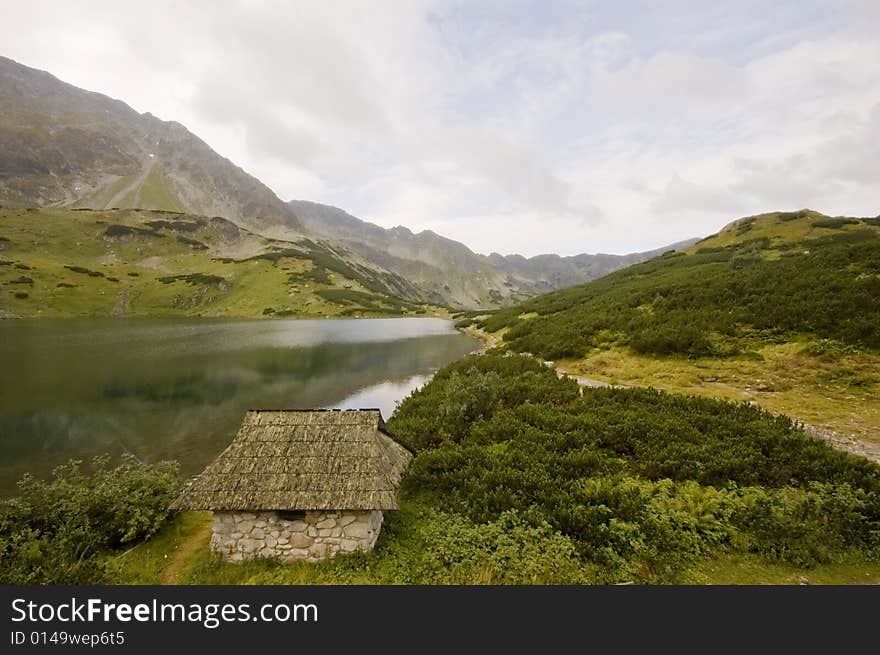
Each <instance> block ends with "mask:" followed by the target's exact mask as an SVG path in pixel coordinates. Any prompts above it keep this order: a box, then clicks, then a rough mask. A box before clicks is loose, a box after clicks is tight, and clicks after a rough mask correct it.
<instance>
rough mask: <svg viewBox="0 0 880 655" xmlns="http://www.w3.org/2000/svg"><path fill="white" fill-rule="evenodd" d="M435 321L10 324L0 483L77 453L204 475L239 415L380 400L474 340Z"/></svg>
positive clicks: (398, 393)
mask: <svg viewBox="0 0 880 655" xmlns="http://www.w3.org/2000/svg"><path fill="white" fill-rule="evenodd" d="M473 347H474V343H473V341H471V340H470V339H468V338H466V337H464V336H462V335H460V334H458V333H457V332H455V331H454V330H453V329H452V328H451V326H450V324H449V323H448V322H446V321H441V320H437V319H379V320H328V321H311V320H310V321H297V320H290V321H204V320H203V321H194V320H184V321H180V320H175V321H169V320H163V321H146V320H142V321H118V320H107V319H94V320H83V321H80V320H77V321H43V322H40V321H6V322H3V323H2V324H0V367H2V368H0V457H2V460H0V490H2V491H8V490H9V489H10V488H11V487H12V485H13V483H14V481H15V480H16V479H18V478H19V477H20V476H21V474H22V473H23V472H25V471H33V472H36V473H45V472H47V471H48V470H49V469H50V468H51V467H52V466H55V465H56V464H58V463H60V462H63V461H66V460H67V459H68V458H70V457H72V456H77V457H90V456H91V455H93V454H97V453H101V452H111V453H114V454H119V453H122V452H132V453H134V454H136V455H137V456H138V457H140V458H142V459H144V460H148V461H154V460H157V459H162V458H174V459H178V460H180V462H181V466H182V468H183V470H184V472H185V473H187V474H190V473H194V472H197V471H199V470H201V468H202V467H203V466H204V465H205V464H206V463H207V462H208V461H210V460H211V459H212V458H213V457H214V456H215V455H216V454H217V453H218V452H219V450H220V449H222V448H223V447H224V446H225V445H226V444H227V443H228V441H229V439H231V438H232V435H233V434H234V433H235V430H236V428H237V427H238V424H239V423H240V421H241V416H242V413H243V412H244V410H246V409H249V408H261V407H286V408H307V407H345V408H349V407H362V406H370V407H380V408H381V409H382V410H383V415H384V416H386V418H387V416H388V415H389V414H390V412H391V411H392V410H393V409H394V406H395V402H396V401H397V400H399V399H401V398H403V397H404V396H406V395H407V394H408V393H409V391H410V390H411V389H413V388H415V387H416V386H418V385H420V384H422V383H424V381H425V380H426V379H428V377H429V376H430V375H431V374H432V373H433V371H435V370H436V369H437V368H439V367H440V366H442V365H444V364H446V363H448V362H450V361H452V360H453V359H456V358H458V357H461V356H462V355H464V354H466V353H467V352H469V351H470V350H471V349H473Z"/></svg>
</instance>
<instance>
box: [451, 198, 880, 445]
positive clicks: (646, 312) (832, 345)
mask: <svg viewBox="0 0 880 655" xmlns="http://www.w3.org/2000/svg"><path fill="white" fill-rule="evenodd" d="M470 323H476V324H477V325H478V326H482V327H483V328H484V329H485V330H487V331H491V332H495V333H496V339H497V338H499V337H500V338H502V339H503V340H504V341H503V347H504V348H509V349H511V350H515V351H519V352H527V353H533V354H535V355H538V356H540V357H542V358H545V359H553V360H556V364H555V365H556V366H557V367H558V368H559V369H560V370H561V371H563V372H566V373H571V374H573V375H577V376H580V377H582V378H583V379H584V382H585V383H587V384H613V385H624V386H651V387H655V388H658V389H662V390H664V391H674V392H682V393H687V394H693V395H699V396H707V397H712V398H720V399H724V400H732V401H735V402H743V401H748V402H750V403H756V404H758V405H760V406H761V407H763V408H765V409H768V410H770V411H772V412H776V413H782V414H786V415H788V416H792V417H795V418H797V419H798V420H800V421H803V422H804V423H806V424H808V426H811V427H810V430H811V434H813V435H814V436H817V437H821V438H824V439H827V440H829V441H831V442H832V443H833V444H834V445H835V447H837V448H841V449H842V450H846V451H849V452H853V453H856V454H859V455H863V456H866V457H869V458H872V459H874V460H875V461H880V393H878V391H880V218H861V219H858V218H829V217H827V216H823V215H822V214H819V213H817V212H811V211H807V210H803V211H798V212H786V213H780V212H775V213H771V214H764V215H761V216H753V217H749V218H744V219H741V220H738V221H735V222H733V223H731V224H730V225H728V226H727V227H725V228H724V229H723V230H721V231H720V232H719V233H718V234H715V235H712V236H710V237H707V238H706V239H704V240H703V241H701V242H699V243H697V244H696V245H694V246H693V247H691V248H690V249H688V250H687V251H685V252H683V253H680V254H679V253H677V254H674V255H666V256H663V257H660V258H658V259H655V260H652V261H650V262H646V263H643V264H637V265H635V266H631V267H630V268H627V269H624V270H622V271H617V272H615V273H612V274H610V275H608V276H606V277H604V278H602V279H601V280H596V281H595V282H591V283H588V284H585V285H581V286H577V287H572V288H570V289H565V290H562V291H558V292H556V293H552V294H547V295H545V296H540V297H538V298H534V299H532V300H530V301H528V302H526V303H523V304H521V305H519V306H517V307H513V308H509V309H503V310H500V311H498V312H497V313H495V314H494V315H488V316H486V315H483V316H479V317H475V318H469V319H467V320H465V321H462V322H461V323H460V325H467V324H470Z"/></svg>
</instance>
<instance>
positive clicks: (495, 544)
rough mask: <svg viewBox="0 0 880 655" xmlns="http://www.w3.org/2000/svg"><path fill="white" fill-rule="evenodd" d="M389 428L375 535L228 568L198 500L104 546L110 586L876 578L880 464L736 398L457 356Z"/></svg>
mask: <svg viewBox="0 0 880 655" xmlns="http://www.w3.org/2000/svg"><path fill="white" fill-rule="evenodd" d="M389 429H390V430H391V431H392V432H393V433H394V434H395V435H396V436H397V437H398V438H399V439H400V440H401V441H402V442H403V443H405V444H406V445H407V446H408V447H409V448H410V449H412V450H413V451H414V452H415V453H416V457H415V458H414V460H413V462H412V464H411V467H410V469H409V472H408V473H407V475H406V478H405V481H404V486H403V489H402V497H401V510H400V511H399V512H391V513H389V517H388V520H387V522H386V524H385V526H384V527H383V530H382V533H381V535H380V540H379V543H378V546H377V549H376V550H375V551H374V552H372V553H369V554H359V555H353V556H344V557H340V558H337V559H336V560H334V561H331V562H326V563H322V564H319V565H310V564H305V563H301V564H296V565H281V564H278V563H275V562H271V561H269V562H266V561H260V562H251V563H246V564H243V565H238V564H225V563H222V562H220V561H218V560H217V559H216V558H215V557H213V556H212V555H211V553H210V551H209V548H208V539H209V536H210V528H209V522H208V521H209V514H208V513H185V514H183V515H181V516H179V517H177V518H176V519H174V520H173V521H172V522H170V523H169V524H167V525H166V526H165V528H164V529H163V530H162V532H160V533H159V534H158V535H157V536H156V537H154V538H153V539H151V540H149V541H147V542H145V543H143V544H141V545H139V546H137V547H135V548H134V549H132V550H129V551H127V552H125V553H124V554H121V555H114V556H112V558H111V559H109V560H108V561H109V566H110V574H111V576H113V577H114V579H115V580H116V581H119V582H129V583H131V582H134V583H157V582H165V583H173V582H176V583H200V584H221V583H225V584H243V583H249V584H308V583H364V584H375V583H414V584H424V583H467V584H473V583H477V584H479V583H519V584H531V583H545V584H546V583H550V584H552V583H613V582H629V581H633V582H639V583H664V582H688V583H713V582H720V583H753V584H754V583H765V582H771V583H772V582H777V583H778V582H787V583H797V582H824V583H854V582H855V583H864V582H877V581H880V560H878V552H880V550H878V546H880V541H878V536H880V531H878V528H880V468H878V467H877V466H875V465H873V464H871V463H869V462H867V461H865V460H864V459H860V458H856V457H852V456H850V455H846V454H843V453H839V452H837V451H834V450H832V449H831V448H830V447H828V446H827V445H826V444H825V443H823V442H821V441H817V440H814V439H811V438H809V437H807V436H806V435H805V434H804V433H803V432H802V431H801V430H800V429H799V428H798V427H797V426H795V425H794V424H793V423H792V422H791V421H790V420H788V419H785V418H779V417H774V416H772V415H770V414H768V413H766V412H763V411H761V410H759V409H757V408H754V407H751V406H748V405H745V404H732V403H725V402H720V401H714V400H706V399H698V398H693V397H687V396H681V395H671V394H665V393H661V392H657V391H650V390H621V389H596V390H585V391H584V393H583V395H581V393H580V390H579V389H578V387H577V385H576V384H575V383H574V382H573V381H572V380H567V379H558V378H557V376H556V375H555V373H554V372H553V371H552V370H551V369H549V368H547V367H544V366H542V365H541V364H539V363H538V362H536V361H535V360H533V359H530V358H525V357H499V356H481V357H471V358H467V359H465V360H461V361H459V362H456V363H454V364H452V365H450V366H448V367H446V368H445V369H443V370H442V371H440V372H439V373H438V374H437V375H436V376H435V377H434V379H433V381H432V382H431V383H430V384H428V385H427V386H426V387H425V388H423V389H422V390H419V391H416V392H414V393H413V394H412V395H411V396H410V397H409V398H408V399H407V400H406V401H405V402H404V403H403V404H402V405H401V407H400V409H399V410H398V411H397V412H396V414H395V416H394V417H393V419H392V420H391V421H390V422H389Z"/></svg>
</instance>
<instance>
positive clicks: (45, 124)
mask: <svg viewBox="0 0 880 655" xmlns="http://www.w3.org/2000/svg"><path fill="white" fill-rule="evenodd" d="M0 116H2V118H0V198H2V199H3V202H4V203H5V204H7V205H11V206H38V207H44V206H66V205H72V206H76V207H82V208H89V209H112V208H113V207H114V206H115V207H119V208H122V209H157V210H172V211H185V212H187V213H192V214H199V215H206V216H212V215H219V216H222V217H223V218H227V219H230V220H234V221H237V222H239V223H241V224H242V225H243V226H245V227H248V228H256V229H262V228H265V227H267V226H268V225H273V224H282V225H285V226H286V227H287V228H288V229H289V230H291V231H298V230H299V224H298V222H297V221H296V218H295V217H294V216H292V215H291V214H290V212H289V211H288V210H287V209H286V208H285V206H284V204H283V203H282V202H281V200H280V199H279V198H278V197H277V196H276V195H275V193H274V192H273V191H272V190H271V189H269V187H267V186H266V185H264V184H263V183H262V182H260V181H259V180H258V179H257V178H255V177H253V176H252V175H250V174H248V173H247V172H246V171H244V170H243V169H242V168H241V167H239V166H237V165H236V164H234V163H233V162H231V161H230V160H229V159H227V158H226V157H223V156H222V155H220V154H219V153H217V152H216V151H214V150H213V149H212V148H211V147H210V146H209V145H208V144H207V143H205V142H204V141H203V140H202V139H200V138H199V137H198V136H196V135H194V134H193V133H192V132H190V131H189V130H188V129H187V128H186V127H185V126H183V125H182V124H180V123H178V122H176V121H163V120H161V119H159V118H156V117H155V116H154V115H153V114H151V113H149V112H146V113H143V114H141V113H138V112H137V111H136V110H135V109H133V108H132V107H130V106H129V105H127V104H126V103H125V102H123V101H122V100H118V99H115V98H111V97H109V96H106V95H104V94H101V93H96V92H94V91H88V90H84V89H80V88H78V87H76V86H74V85H72V84H68V83H67V82H64V81H62V80H60V79H58V78H57V77H55V76H54V75H52V74H51V73H48V72H46V71H41V70H38V69H35V68H31V67H29V66H25V65H23V64H20V63H18V62H15V61H13V60H12V59H9V58H6V57H0ZM135 205H139V206H135Z"/></svg>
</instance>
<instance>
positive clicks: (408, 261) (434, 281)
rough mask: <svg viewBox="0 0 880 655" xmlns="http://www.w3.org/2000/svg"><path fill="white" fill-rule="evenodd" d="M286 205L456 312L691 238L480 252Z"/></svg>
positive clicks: (311, 205)
mask: <svg viewBox="0 0 880 655" xmlns="http://www.w3.org/2000/svg"><path fill="white" fill-rule="evenodd" d="M287 206H288V207H289V208H290V209H291V210H292V212H293V213H294V214H295V215H296V216H297V218H298V219H299V221H300V223H301V224H302V225H303V227H304V228H306V229H307V230H309V231H311V232H313V233H314V234H316V235H319V236H322V237H325V238H328V239H333V240H336V241H340V242H342V243H343V244H344V245H345V246H346V247H347V248H349V249H351V250H354V251H355V252H358V253H359V254H361V255H362V256H364V257H366V258H368V259H370V260H371V261H374V262H376V263H378V264H380V265H381V266H383V267H384V268H386V269H388V270H390V271H394V272H395V273H398V274H399V275H401V276H403V277H405V278H406V279H408V280H410V281H412V282H413V283H414V284H416V285H417V286H419V287H420V288H422V289H424V290H425V291H426V293H427V294H428V295H427V296H426V298H425V300H429V301H431V302H436V303H443V304H449V305H452V306H455V307H493V306H495V307H497V306H499V305H507V304H511V303H513V302H517V301H520V300H523V299H525V298H528V297H531V296H534V295H537V294H540V293H546V292H549V291H554V290H556V289H561V288H563V287H567V286H571V285H574V284H580V283H583V282H586V281H588V280H593V279H596V278H598V277H601V276H603V275H606V274H607V273H610V272H612V271H615V270H617V269H620V268H624V267H626V266H629V265H631V264H636V263H638V262H642V261H645V260H647V259H651V258H652V257H655V256H657V255H659V254H661V253H663V252H666V251H668V250H676V249H679V248H682V247H686V246H688V245H690V244H691V243H693V241H685V242H681V243H675V244H672V245H669V246H666V247H664V248H660V249H658V250H652V251H648V252H640V253H632V254H629V255H606V254H595V255H590V254H581V255H574V256H571V257H561V256H559V255H537V256H535V257H528V258H527V257H523V256H522V255H500V254H498V253H492V254H490V255H481V254H477V253H475V252H473V251H472V250H470V248H468V247H467V246H465V245H464V244H462V243H459V242H458V241H453V240H452V239H447V238H446V237H443V236H440V235H439V234H436V233H434V232H432V231H430V230H425V231H422V232H419V233H417V234H416V233H413V232H412V231H411V230H409V229H407V228H405V227H402V226H398V227H395V228H391V229H385V228H383V227H380V226H378V225H375V224H374V223H369V222H367V221H363V220H361V219H359V218H356V217H355V216H352V215H351V214H348V213H347V212H345V211H343V210H342V209H339V208H337V207H331V206H329V205H322V204H319V203H315V202H309V201H305V200H292V201H290V202H288V203H287Z"/></svg>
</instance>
